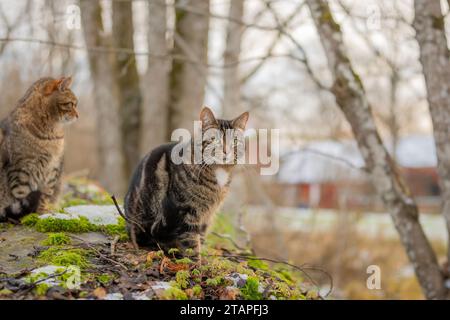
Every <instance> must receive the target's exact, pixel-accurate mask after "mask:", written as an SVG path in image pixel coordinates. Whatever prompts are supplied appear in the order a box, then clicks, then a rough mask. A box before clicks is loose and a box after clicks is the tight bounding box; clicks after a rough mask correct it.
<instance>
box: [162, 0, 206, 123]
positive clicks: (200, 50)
mask: <svg viewBox="0 0 450 320" xmlns="http://www.w3.org/2000/svg"><path fill="white" fill-rule="evenodd" d="M175 4H176V9H175V11H176V12H175V34H174V49H173V54H174V55H175V56H184V57H186V58H185V59H182V60H181V59H176V60H174V61H173V64H172V72H171V85H170V87H171V88H170V102H169V112H170V120H169V132H172V131H173V130H174V129H177V128H186V129H191V128H192V126H193V123H192V121H193V120H195V119H197V118H198V114H199V110H200V108H201V106H202V104H203V101H204V96H205V86H206V81H207V76H208V68H207V63H208V30H209V16H210V14H209V0H202V1H198V0H183V1H181V0H176V1H175Z"/></svg>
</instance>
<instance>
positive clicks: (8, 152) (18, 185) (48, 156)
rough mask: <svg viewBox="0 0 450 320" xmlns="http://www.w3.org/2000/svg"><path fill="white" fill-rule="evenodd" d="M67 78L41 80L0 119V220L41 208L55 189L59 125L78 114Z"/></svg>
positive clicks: (60, 156)
mask: <svg viewBox="0 0 450 320" xmlns="http://www.w3.org/2000/svg"><path fill="white" fill-rule="evenodd" d="M71 83H72V78H71V77H63V78H61V79H53V78H42V79H40V80H38V81H36V82H35V83H34V84H33V85H32V86H31V87H30V88H29V89H28V91H27V92H26V93H25V95H24V96H23V97H22V99H20V100H19V102H18V105H17V107H16V108H15V109H14V110H13V111H12V112H11V114H10V115H9V116H8V117H7V118H6V119H4V120H3V121H1V122H0V129H1V130H0V131H1V133H2V134H1V135H0V221H5V220H7V219H8V218H11V219H17V218H20V217H22V216H23V215H26V214H28V213H31V212H44V211H45V210H46V207H47V206H48V205H49V204H51V203H53V202H55V201H56V199H57V197H58V194H59V191H60V184H61V182H60V179H61V172H62V166H63V153H64V131H63V126H64V125H65V124H68V123H70V122H72V121H74V120H76V119H77V118H78V112H77V110H76V106H77V98H76V97H75V95H74V94H73V92H72V91H71V90H70V89H69V87H70V85H71Z"/></svg>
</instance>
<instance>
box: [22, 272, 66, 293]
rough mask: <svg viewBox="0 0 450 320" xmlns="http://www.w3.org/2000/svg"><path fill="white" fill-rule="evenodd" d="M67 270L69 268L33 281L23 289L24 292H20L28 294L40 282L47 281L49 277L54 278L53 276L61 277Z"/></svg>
mask: <svg viewBox="0 0 450 320" xmlns="http://www.w3.org/2000/svg"><path fill="white" fill-rule="evenodd" d="M66 272H67V269H66V270H64V271H63V272H60V273H53V274H51V275H49V276H47V277H45V278H43V279H39V280H37V281H35V282H33V283H30V284H29V285H28V286H27V287H26V288H25V289H23V290H22V292H20V294H26V293H28V292H30V291H31V290H33V289H34V288H35V287H36V286H37V285H38V284H40V283H42V282H44V281H47V280H49V279H52V278H56V277H60V276H62V275H64V274H65V273H66Z"/></svg>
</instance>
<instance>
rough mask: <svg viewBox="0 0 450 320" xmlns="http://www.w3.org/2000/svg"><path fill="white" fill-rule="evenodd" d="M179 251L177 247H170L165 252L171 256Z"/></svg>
mask: <svg viewBox="0 0 450 320" xmlns="http://www.w3.org/2000/svg"><path fill="white" fill-rule="evenodd" d="M179 252H180V250H179V249H177V248H170V249H169V251H167V254H170V255H172V256H175V255H176V254H178V253H179Z"/></svg>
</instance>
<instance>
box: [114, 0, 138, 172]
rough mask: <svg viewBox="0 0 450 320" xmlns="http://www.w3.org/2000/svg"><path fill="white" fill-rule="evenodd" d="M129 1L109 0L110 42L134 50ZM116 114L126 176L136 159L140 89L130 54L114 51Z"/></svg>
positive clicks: (134, 164) (134, 59) (131, 12)
mask: <svg viewBox="0 0 450 320" xmlns="http://www.w3.org/2000/svg"><path fill="white" fill-rule="evenodd" d="M132 9H133V8H132V1H113V2H112V27H113V43H114V46H115V47H116V48H127V49H131V50H134V41H133V36H134V28H133V10H132ZM115 56H116V65H117V74H116V77H115V79H116V80H117V84H118V88H119V103H120V108H119V110H120V111H119V115H120V120H121V124H120V129H121V132H122V150H123V153H124V155H125V170H126V176H127V177H129V176H131V174H132V173H133V171H134V168H135V166H136V164H137V163H138V161H139V160H140V143H139V142H140V138H141V135H140V128H141V121H140V120H141V103H142V97H141V89H140V84H139V74H138V71H137V67H136V57H135V55H134V54H129V53H120V52H119V53H117V54H116V55H115Z"/></svg>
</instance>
